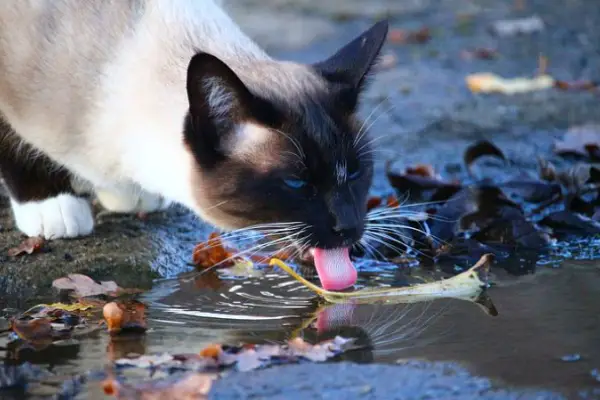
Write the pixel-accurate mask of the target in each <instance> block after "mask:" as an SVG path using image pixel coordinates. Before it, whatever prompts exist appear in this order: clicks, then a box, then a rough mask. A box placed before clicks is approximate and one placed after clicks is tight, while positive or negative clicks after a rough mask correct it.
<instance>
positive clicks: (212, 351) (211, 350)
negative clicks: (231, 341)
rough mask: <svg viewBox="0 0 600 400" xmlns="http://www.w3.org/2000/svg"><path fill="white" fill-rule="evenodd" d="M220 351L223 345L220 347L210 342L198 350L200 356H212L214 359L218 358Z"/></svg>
mask: <svg viewBox="0 0 600 400" xmlns="http://www.w3.org/2000/svg"><path fill="white" fill-rule="evenodd" d="M222 352H223V347H221V345H220V344H211V345H209V346H206V347H205V348H203V349H202V350H201V351H200V356H201V357H208V358H214V359H215V360H216V359H218V358H219V356H220V355H221V353H222Z"/></svg>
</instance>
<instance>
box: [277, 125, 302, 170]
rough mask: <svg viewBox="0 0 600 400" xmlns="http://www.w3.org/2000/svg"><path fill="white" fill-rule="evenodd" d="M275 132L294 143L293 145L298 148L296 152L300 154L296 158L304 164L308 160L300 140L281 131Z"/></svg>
mask: <svg viewBox="0 0 600 400" xmlns="http://www.w3.org/2000/svg"><path fill="white" fill-rule="evenodd" d="M275 132H277V133H279V134H281V135H282V136H283V137H285V138H286V139H288V140H289V141H290V142H291V143H292V145H293V146H294V147H295V148H296V151H297V152H298V154H296V156H297V157H298V158H299V159H300V160H301V161H302V162H303V163H304V160H305V159H306V154H305V153H304V149H302V146H301V145H300V143H299V142H298V140H297V139H296V138H294V137H292V136H290V135H288V134H287V133H285V132H283V131H281V130H279V129H275Z"/></svg>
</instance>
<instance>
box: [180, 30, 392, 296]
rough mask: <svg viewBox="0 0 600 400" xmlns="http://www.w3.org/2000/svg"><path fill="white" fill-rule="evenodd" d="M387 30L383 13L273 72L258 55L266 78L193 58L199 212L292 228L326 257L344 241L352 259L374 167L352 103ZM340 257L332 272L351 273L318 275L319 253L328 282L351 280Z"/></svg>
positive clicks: (189, 131) (236, 223)
mask: <svg viewBox="0 0 600 400" xmlns="http://www.w3.org/2000/svg"><path fill="white" fill-rule="evenodd" d="M387 31H388V24H387V22H385V21H384V22H379V23H377V24H375V25H374V26H373V27H371V28H370V29H369V30H367V31H365V32H364V33H363V34H362V35H360V36H359V37H357V38H356V39H354V40H353V41H351V42H350V43H349V44H347V45H346V46H344V47H343V48H342V49H340V50H339V51H338V52H337V53H336V54H334V55H333V56H331V57H330V58H329V59H327V60H325V61H323V62H320V63H317V64H312V65H306V66H304V65H298V64H291V63H288V64H285V65H286V68H287V69H286V72H285V73H282V74H279V75H278V74H277V73H275V72H276V70H273V74H269V72H268V71H269V68H277V65H276V64H275V65H271V64H268V65H267V64H265V65H264V68H265V70H262V71H259V72H256V73H257V74H258V73H260V74H262V80H263V81H264V82H269V81H271V82H270V83H269V84H268V85H266V86H265V85H263V86H260V84H258V83H257V80H256V79H246V81H245V83H244V82H243V79H242V78H243V76H244V75H246V74H251V73H253V72H251V71H250V72H245V73H244V74H242V73H240V71H239V70H238V73H237V74H236V72H234V71H233V69H231V68H230V67H228V66H227V65H226V64H225V63H224V62H222V61H221V60H219V59H217V58H216V57H214V56H212V55H210V54H206V53H199V54H196V55H195V56H194V57H193V58H192V60H191V62H190V64H189V68H188V82H187V91H188V98H189V103H190V108H189V114H188V116H187V119H186V122H185V142H186V145H187V147H188V148H189V149H190V151H191V152H192V154H193V155H194V160H195V165H194V168H195V173H194V174H193V180H194V181H193V185H194V188H195V193H194V197H195V201H196V202H197V204H198V209H199V212H200V213H201V214H202V216H203V217H204V218H205V219H206V220H208V221H209V222H211V223H213V224H214V225H216V226H219V227H221V228H226V229H239V228H246V227H249V226H254V225H256V226H258V227H261V226H262V227H264V228H265V229H264V230H270V231H271V232H273V233H279V234H282V235H292V236H291V237H290V238H293V239H295V240H296V241H297V242H298V243H300V244H301V245H306V247H307V248H315V249H317V250H319V251H320V253H318V254H321V255H322V254H325V255H326V256H327V257H330V258H331V254H333V253H331V252H330V251H329V250H334V253H335V251H337V250H340V249H346V250H344V251H341V250H340V251H341V253H340V252H339V251H338V252H337V253H335V254H334V256H337V257H341V258H340V260H341V259H343V260H342V261H340V260H338V261H339V263H342V264H343V262H344V261H349V260H348V259H347V249H349V248H350V247H351V246H352V245H353V244H355V243H356V242H357V241H359V240H360V238H361V237H362V234H363V231H364V227H365V214H366V203H367V196H368V191H369V188H370V186H371V181H372V177H373V161H372V152H371V145H370V142H369V138H368V135H367V134H366V132H365V131H364V126H363V124H362V121H359V119H358V118H357V117H356V112H357V108H358V104H359V100H360V96H361V92H362V91H363V90H364V88H365V84H366V80H367V78H368V76H369V73H370V72H371V69H372V67H373V65H374V63H375V62H376V60H377V58H378V55H379V52H380V50H381V47H382V45H383V43H384V41H385V38H386V35H387ZM281 65H284V64H283V63H282V64H281ZM257 68H258V67H257ZM282 78H285V79H284V81H281V80H282ZM273 79H279V81H277V82H275V81H273ZM259 80H261V79H259ZM285 80H287V81H285ZM250 81H252V82H251V84H250V85H249V84H248V83H249V82H250ZM264 82H263V83H264ZM269 224H272V225H271V226H270V227H269ZM293 235H295V236H293ZM330 253H331V254H330ZM318 254H316V253H315V261H317V256H318ZM329 261H330V262H334V261H335V260H333V259H332V260H329ZM338 261H335V262H338ZM339 263H338V264H339ZM332 265H333V264H332ZM340 265H341V264H340ZM346 267H347V265H345V266H344V265H342V266H340V267H339V268H338V267H336V266H333V267H332V268H334V269H336V268H337V272H335V271H333V272H331V271H330V272H331V273H332V274H333V273H337V274H338V275H348V276H329V278H331V279H332V280H333V281H336V282H337V283H335V282H334V283H332V284H325V282H324V281H327V280H328V278H327V277H324V275H327V274H328V273H329V272H327V271H326V272H324V273H323V272H322V271H321V270H320V269H319V264H318V263H317V271H318V272H319V275H320V277H321V281H322V283H323V284H324V286H329V287H330V288H341V287H343V286H348V285H351V284H353V283H354V281H353V280H355V279H356V276H354V277H352V276H349V275H351V274H353V273H354V274H355V272H352V271H349V269H348V268H346ZM342 281H344V282H345V283H344V282H342ZM350 281H352V282H350Z"/></svg>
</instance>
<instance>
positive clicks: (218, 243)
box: [192, 232, 234, 268]
mask: <svg viewBox="0 0 600 400" xmlns="http://www.w3.org/2000/svg"><path fill="white" fill-rule="evenodd" d="M232 256H233V253H232V252H230V251H228V250H227V249H225V247H224V246H223V242H222V240H221V237H220V236H219V234H218V233H216V232H213V233H211V234H210V236H209V239H208V240H207V241H206V242H204V243H200V244H198V245H196V247H195V248H194V252H193V255H192V260H193V262H194V264H195V265H196V266H197V267H199V268H211V267H213V266H215V265H217V264H219V263H221V265H222V266H223V267H230V266H232V265H233V264H234V260H233V259H231V257H232Z"/></svg>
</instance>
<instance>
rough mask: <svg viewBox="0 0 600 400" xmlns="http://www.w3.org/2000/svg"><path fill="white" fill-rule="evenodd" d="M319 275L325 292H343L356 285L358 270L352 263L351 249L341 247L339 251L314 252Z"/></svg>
mask: <svg viewBox="0 0 600 400" xmlns="http://www.w3.org/2000/svg"><path fill="white" fill-rule="evenodd" d="M312 253H313V258H314V260H315V267H316V268H317V274H319V279H320V280H321V286H323V289H325V290H342V289H346V288H348V287H350V286H352V285H354V284H355V283H356V279H357V275H358V274H357V272H356V268H354V265H353V264H352V261H350V249H349V248H348V247H340V248H337V249H319V248H314V249H313V250H312Z"/></svg>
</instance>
